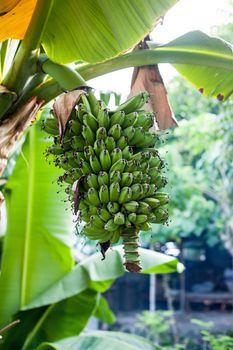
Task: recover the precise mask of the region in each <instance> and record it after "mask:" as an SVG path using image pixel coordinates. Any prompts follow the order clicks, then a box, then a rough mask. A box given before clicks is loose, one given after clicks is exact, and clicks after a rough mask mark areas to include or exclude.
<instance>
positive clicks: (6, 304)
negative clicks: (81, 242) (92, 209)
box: [0, 126, 73, 324]
mask: <svg viewBox="0 0 233 350" xmlns="http://www.w3.org/2000/svg"><path fill="white" fill-rule="evenodd" d="M45 137H46V135H45V134H44V133H43V132H41V131H40V130H39V128H37V127H35V126H34V127H32V128H31V129H30V131H29V133H28V135H27V140H26V142H25V144H24V147H23V149H22V153H21V155H20V157H19V158H18V161H17V163H16V166H15V169H14V172H13V174H12V176H11V177H10V179H9V182H8V183H7V187H6V190H5V194H6V198H7V207H8V229H7V234H6V237H5V243H4V251H3V258H2V272H1V277H0V300H1V303H0V324H3V323H6V322H7V321H9V319H10V317H11V316H12V314H14V313H15V312H17V311H18V310H19V309H20V308H22V307H23V306H24V305H26V304H27V303H29V302H30V301H31V300H34V299H35V298H36V297H37V296H38V295H40V294H41V293H42V292H43V291H45V290H46V289H47V288H48V287H49V286H51V285H53V283H54V282H56V281H58V280H59V279H60V278H61V277H62V276H63V275H64V274H66V273H67V272H68V271H69V270H70V269H71V268H72V266H73V258H72V255H71V250H70V247H69V246H68V237H69V233H70V227H71V225H70V222H71V220H72V219H71V217H70V215H69V214H68V213H67V212H66V211H65V209H66V207H67V204H65V203H64V202H63V199H64V194H62V193H60V194H56V192H57V191H58V190H59V187H58V185H57V184H56V178H57V176H58V175H59V172H58V171H57V169H56V168H54V166H53V165H49V164H48V162H46V160H45V155H44V152H45V149H46V147H47V146H48V140H46V138H45Z"/></svg>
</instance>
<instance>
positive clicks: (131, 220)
mask: <svg viewBox="0 0 233 350" xmlns="http://www.w3.org/2000/svg"><path fill="white" fill-rule="evenodd" d="M136 218H137V214H136V213H135V212H134V213H130V214H129V215H128V220H129V221H130V222H132V223H133V224H134V223H135V222H136Z"/></svg>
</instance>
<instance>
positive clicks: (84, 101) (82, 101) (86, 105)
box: [79, 94, 91, 112]
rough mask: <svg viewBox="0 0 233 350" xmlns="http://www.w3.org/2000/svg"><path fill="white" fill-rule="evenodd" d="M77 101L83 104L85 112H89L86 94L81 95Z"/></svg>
mask: <svg viewBox="0 0 233 350" xmlns="http://www.w3.org/2000/svg"><path fill="white" fill-rule="evenodd" d="M79 101H80V103H82V104H83V106H84V108H85V109H86V111H88V112H91V106H90V103H89V101H88V98H87V96H86V94H82V95H81V96H80V100H79Z"/></svg>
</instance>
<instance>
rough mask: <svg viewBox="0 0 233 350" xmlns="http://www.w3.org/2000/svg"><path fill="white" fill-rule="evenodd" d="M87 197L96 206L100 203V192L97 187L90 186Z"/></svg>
mask: <svg viewBox="0 0 233 350" xmlns="http://www.w3.org/2000/svg"><path fill="white" fill-rule="evenodd" d="M87 198H88V200H89V201H90V203H91V204H92V205H95V206H98V205H100V199H99V194H98V192H97V190H96V189H95V188H93V187H91V188H89V190H88V192H87Z"/></svg>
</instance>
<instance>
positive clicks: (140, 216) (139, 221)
mask: <svg viewBox="0 0 233 350" xmlns="http://www.w3.org/2000/svg"><path fill="white" fill-rule="evenodd" d="M147 218H148V217H147V215H145V214H138V215H137V216H136V220H135V224H136V225H139V224H142V223H143V222H146V221H147Z"/></svg>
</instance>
